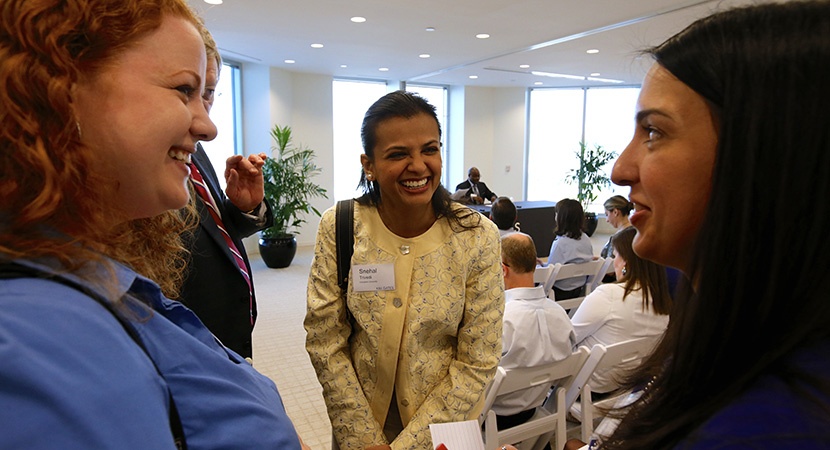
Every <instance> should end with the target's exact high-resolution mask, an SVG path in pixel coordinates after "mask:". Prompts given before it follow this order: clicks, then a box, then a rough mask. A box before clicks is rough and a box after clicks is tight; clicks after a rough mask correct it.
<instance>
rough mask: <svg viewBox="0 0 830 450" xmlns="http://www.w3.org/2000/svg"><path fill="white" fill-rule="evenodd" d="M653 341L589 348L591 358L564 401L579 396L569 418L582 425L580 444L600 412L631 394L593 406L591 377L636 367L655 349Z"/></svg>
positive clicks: (584, 439) (599, 345) (588, 436)
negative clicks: (625, 365) (608, 371)
mask: <svg viewBox="0 0 830 450" xmlns="http://www.w3.org/2000/svg"><path fill="white" fill-rule="evenodd" d="M655 344H656V341H655V340H654V339H653V338H650V337H644V338H637V339H629V340H627V341H623V342H618V343H616V344H612V345H608V346H605V345H602V344H597V345H594V347H593V348H591V355H590V356H589V357H588V360H587V361H586V362H585V364H583V366H582V369H581V370H580V371H579V373H578V374H577V375H576V378H574V382H573V384H571V391H570V392H568V393H566V400H567V399H570V398H571V397H573V399H574V400H575V399H576V396H577V395H579V396H580V399H579V402H573V404H572V405H571V406H569V408H570V413H571V415H572V416H573V417H574V418H575V419H577V420H579V421H580V422H581V423H582V440H583V441H585V442H588V440H590V439H591V435H592V434H593V432H594V419H595V418H598V417H601V416H598V415H597V414H598V413H599V411H600V409H609V408H611V407H612V406H614V405H615V404H616V403H617V402H618V401H619V400H620V399H621V398H622V397H624V396H627V395H628V394H629V393H630V392H627V391H626V392H622V393H620V394H617V395H614V396H611V397H608V398H604V399H602V400H600V401H597V402H594V401H593V400H592V398H591V385H590V384H591V383H590V380H591V376H592V375H593V374H594V373H595V372H598V371H603V370H606V369H610V368H612V367H615V366H618V365H620V364H635V365H636V364H639V363H640V362H641V361H642V360H643V358H645V357H646V356H648V355H649V354H650V353H651V351H652V350H653V349H654V345H655Z"/></svg>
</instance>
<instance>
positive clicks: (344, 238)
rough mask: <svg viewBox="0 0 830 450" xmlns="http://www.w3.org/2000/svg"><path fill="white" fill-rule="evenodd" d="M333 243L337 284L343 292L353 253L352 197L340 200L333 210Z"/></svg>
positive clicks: (347, 284)
mask: <svg viewBox="0 0 830 450" xmlns="http://www.w3.org/2000/svg"><path fill="white" fill-rule="evenodd" d="M334 217H335V219H334V221H335V228H336V230H335V243H336V245H337V284H338V285H339V286H340V292H341V293H343V294H345V293H346V290H347V289H348V287H349V271H350V270H351V263H352V253H354V199H352V198H350V199H348V200H340V201H339V202H337V209H336V210H335V216H334Z"/></svg>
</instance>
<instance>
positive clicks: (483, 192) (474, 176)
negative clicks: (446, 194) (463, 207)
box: [455, 167, 498, 205]
mask: <svg viewBox="0 0 830 450" xmlns="http://www.w3.org/2000/svg"><path fill="white" fill-rule="evenodd" d="M462 189H468V191H467V192H466V193H465V194H464V196H463V199H464V200H467V202H466V203H475V204H478V205H480V204H482V203H484V200H490V201H491V202H492V201H494V200H496V198H497V197H498V196H497V195H496V193H495V192H493V191H491V190H490V189H488V188H487V185H486V184H484V183H482V182H481V173H480V172H479V171H478V168H476V167H470V170H469V171H468V172H467V180H466V181H464V182H463V183H460V184H459V185H458V186H456V187H455V190H456V191H460V190H462ZM462 203H464V201H462Z"/></svg>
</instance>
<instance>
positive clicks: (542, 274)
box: [533, 266, 554, 293]
mask: <svg viewBox="0 0 830 450" xmlns="http://www.w3.org/2000/svg"><path fill="white" fill-rule="evenodd" d="M553 269H554V267H553V266H536V270H535V271H533V282H534V283H537V284H539V285H540V286H547V285H548V280H549V279H550V276H551V274H552V273H553ZM545 293H547V288H546V289H545Z"/></svg>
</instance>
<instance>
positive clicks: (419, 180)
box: [361, 114, 441, 214]
mask: <svg viewBox="0 0 830 450" xmlns="http://www.w3.org/2000/svg"><path fill="white" fill-rule="evenodd" d="M375 137H376V144H375V148H374V152H373V158H372V159H371V160H370V159H369V157H368V156H366V155H365V154H364V155H362V156H361V163H362V164H363V169H364V171H365V172H366V173H367V174H369V173H371V174H372V176H373V177H374V179H375V180H377V183H378V185H379V186H380V192H381V199H382V203H383V207H384V209H387V210H388V211H389V212H392V211H399V212H401V213H405V214H413V213H415V212H416V211H419V210H420V209H421V208H424V207H427V208H431V202H432V195H433V194H434V193H435V191H436V190H437V189H438V186H439V185H440V183H441V179H440V178H441V137H440V133H439V131H438V123H437V122H436V121H435V119H434V118H433V117H430V116H429V115H427V114H418V115H415V116H413V117H409V118H404V117H393V118H391V119H387V120H384V121H383V122H381V123H380V124H378V126H377V129H376V130H375Z"/></svg>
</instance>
